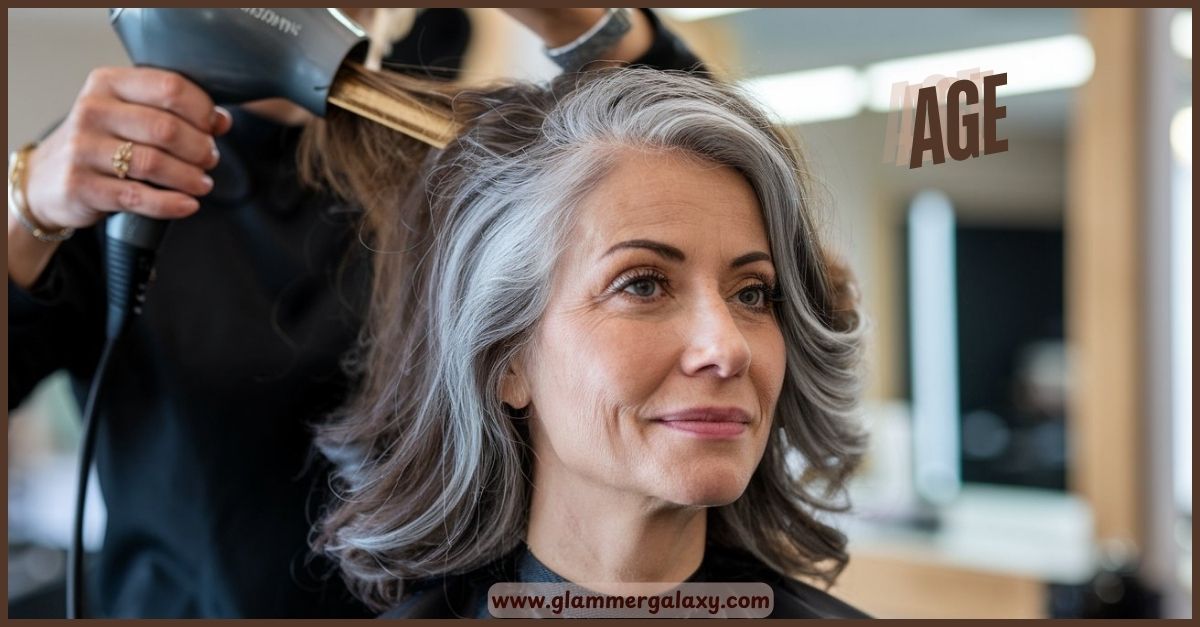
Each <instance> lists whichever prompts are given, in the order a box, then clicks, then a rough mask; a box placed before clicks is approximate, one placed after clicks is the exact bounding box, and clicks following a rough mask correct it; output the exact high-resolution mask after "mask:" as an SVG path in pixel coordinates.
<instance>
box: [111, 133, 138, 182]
mask: <svg viewBox="0 0 1200 627" xmlns="http://www.w3.org/2000/svg"><path fill="white" fill-rule="evenodd" d="M132 159H133V142H125V143H123V144H121V145H120V146H117V150H116V152H114V153H113V157H112V167H113V169H114V170H116V171H117V178H119V179H123V178H125V175H127V174H129V162H130V161H131V160H132Z"/></svg>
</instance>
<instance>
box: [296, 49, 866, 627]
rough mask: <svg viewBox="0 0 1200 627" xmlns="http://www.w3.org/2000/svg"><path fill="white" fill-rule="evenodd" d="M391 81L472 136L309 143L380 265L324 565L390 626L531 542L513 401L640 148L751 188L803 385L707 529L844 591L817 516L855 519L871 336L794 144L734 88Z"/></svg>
mask: <svg viewBox="0 0 1200 627" xmlns="http://www.w3.org/2000/svg"><path fill="white" fill-rule="evenodd" d="M381 80H384V79H381ZM386 80H393V79H386ZM394 81H395V82H396V83H397V85H398V86H399V88H403V89H407V90H408V91H409V92H410V93H411V92H413V91H414V90H421V89H425V90H427V91H428V94H427V95H428V97H429V98H431V99H433V100H439V102H441V103H442V104H445V105H448V106H450V108H451V109H452V110H453V111H454V115H456V116H458V117H459V118H460V119H461V120H462V121H463V123H464V131H463V133H462V134H461V136H460V137H459V138H458V139H457V140H456V141H455V142H454V143H452V144H451V145H450V146H449V147H447V148H446V149H445V150H443V151H428V150H424V151H423V150H421V149H419V148H417V147H416V146H415V145H414V144H412V143H411V142H407V141H402V140H399V139H398V138H397V136H396V135H395V134H392V133H390V132H388V131H386V130H383V129H382V127H377V126H375V125H373V124H371V123H369V122H362V121H359V120H358V119H357V118H353V117H351V116H342V117H339V116H338V115H337V114H336V112H334V113H331V116H330V118H329V119H328V120H326V121H323V122H320V123H318V124H315V125H313V126H312V127H310V128H309V129H308V130H307V131H306V137H305V140H304V144H303V146H302V153H301V154H302V166H303V168H304V172H306V173H307V176H308V177H309V179H310V180H323V181H325V182H329V183H332V186H333V188H334V189H335V190H336V191H338V192H339V193H341V194H343V195H345V196H348V197H351V198H353V199H355V200H357V201H358V202H360V203H362V204H363V205H364V206H365V207H366V209H367V216H366V221H365V223H366V224H367V225H368V229H367V233H368V235H369V237H368V238H367V241H369V243H370V244H371V246H372V247H373V248H374V249H375V250H376V256H375V274H374V287H373V292H372V299H371V304H370V308H369V313H368V320H367V324H366V326H365V327H364V329H363V332H362V335H361V337H360V343H359V346H358V347H357V349H356V350H355V351H354V352H353V354H352V355H351V358H350V359H349V361H348V362H347V366H348V369H349V371H350V373H351V375H352V376H354V377H355V378H356V381H357V382H358V387H357V389H356V391H355V392H354V393H353V394H352V395H351V397H350V398H349V400H348V401H347V402H346V404H345V405H344V406H342V407H341V408H340V409H339V410H338V411H337V412H336V414H335V415H334V416H332V418H331V420H330V421H329V422H328V423H326V424H323V425H321V426H320V427H319V429H318V435H317V446H318V448H319V450H320V451H321V452H322V453H323V454H324V455H325V456H326V457H327V458H328V459H329V460H331V461H332V462H333V466H334V468H333V472H332V475H331V476H332V483H333V487H334V491H335V499H334V502H333V503H332V504H331V506H330V508H329V509H328V511H327V513H326V514H325V515H324V517H323V519H322V520H321V521H320V522H319V524H318V525H317V527H316V530H315V532H314V539H313V544H314V548H315V550H317V551H319V552H323V553H324V554H326V555H328V556H330V557H332V558H333V560H334V561H335V562H336V563H337V564H338V565H339V566H340V570H341V573H342V576H343V577H344V578H345V579H346V581H347V582H348V583H349V584H350V587H351V589H352V590H353V591H354V592H355V593H356V594H357V595H358V596H359V597H360V598H362V599H363V600H364V601H365V602H366V603H367V604H368V605H370V606H371V607H373V608H376V609H383V608H387V607H390V606H392V605H394V604H395V603H396V602H398V601H399V600H400V599H401V597H402V596H403V591H404V582H405V581H406V580H412V579H417V578H423V577H430V576H436V575H442V574H451V573H460V572H465V571H469V570H472V569H475V568H477V567H479V566H482V565H484V564H487V563H489V562H491V561H493V560H495V559H497V558H499V557H501V556H502V555H504V554H505V553H506V552H508V551H510V550H511V549H512V548H514V546H515V545H516V544H517V543H518V542H520V541H521V540H522V539H523V538H524V534H525V530H526V523H527V516H528V511H529V502H530V491H531V486H530V484H529V479H528V477H529V476H531V473H530V452H529V441H528V434H527V433H526V431H525V429H524V428H523V427H522V426H521V423H520V421H518V420H514V419H513V418H512V417H511V416H510V415H509V413H507V412H506V411H505V408H504V407H503V405H502V402H501V400H500V397H499V391H500V380H501V376H502V374H503V373H504V372H505V370H506V368H507V365H508V363H509V361H510V360H511V359H512V358H513V357H514V356H515V355H517V354H518V353H519V352H520V351H521V350H522V349H523V347H524V346H525V345H526V343H527V342H528V341H529V340H530V338H531V333H532V331H533V329H534V328H535V326H536V324H537V323H538V321H539V319H540V318H541V316H542V314H543V311H544V310H545V307H546V303H547V302H548V298H549V289H550V285H551V281H550V277H551V275H552V273H553V271H554V268H555V264H556V261H557V259H558V257H559V255H560V253H561V252H562V249H563V247H564V246H565V245H566V244H565V239H566V234H567V233H568V229H569V228H570V225H571V223H572V222H571V220H572V213H573V212H572V209H573V207H574V206H575V205H576V204H577V202H578V200H579V199H580V198H581V197H582V196H583V195H585V194H587V193H588V192H589V191H590V190H591V189H592V188H593V187H594V186H595V185H596V183H597V182H598V181H600V180H601V179H603V177H604V176H605V175H606V174H607V173H608V172H609V171H610V170H611V168H612V166H613V165H614V163H615V160H616V159H617V157H618V155H619V153H620V152H621V151H622V150H623V149H627V148H630V147H633V148H637V149H641V150H661V151H680V152H683V153H687V154H691V155H695V156H699V157H702V158H704V159H707V160H709V161H711V162H714V163H717V164H721V165H725V166H729V167H732V168H734V169H735V170H736V171H738V172H739V173H741V175H742V176H744V177H745V178H746V180H747V181H748V182H749V183H750V185H751V186H752V187H753V189H754V191H755V193H756V194H757V196H758V201H759V203H760V205H761V207H762V212H763V218H764V223H765V226H766V230H767V234H768V239H769V240H770V246H771V254H772V257H773V261H774V264H775V266H776V270H777V275H778V287H779V289H780V290H781V292H782V296H783V298H784V301H783V302H782V303H780V304H779V306H778V307H777V308H776V316H777V320H778V324H779V325H780V327H781V329H782V331H783V337H784V341H785V344H786V350H787V370H786V374H785V376H784V383H783V389H782V392H781V395H780V398H779V401H778V403H777V408H776V415H775V416H774V422H773V425H774V426H773V428H772V432H771V434H770V440H769V442H768V445H767V449H766V452H765V454H764V456H763V459H762V460H761V462H760V464H759V466H758V468H757V470H756V471H755V473H754V474H753V477H752V478H751V480H750V483H749V485H748V487H747V489H746V491H745V492H744V493H743V495H742V496H741V497H740V498H739V499H737V500H736V501H735V502H733V503H731V504H729V505H726V506H723V507H718V508H715V511H713V512H710V516H709V521H710V524H709V531H708V537H709V541H710V542H713V543H716V544H719V545H726V546H731V547H738V548H741V549H744V550H746V551H748V552H750V553H752V554H753V555H755V556H756V557H758V558H759V559H761V560H762V561H763V562H765V563H766V564H768V565H769V566H771V567H773V568H774V569H776V570H778V571H780V572H782V573H786V574H789V575H793V576H795V575H806V576H811V577H814V578H817V579H820V580H823V581H825V582H826V583H827V584H832V583H833V581H834V580H835V579H836V577H837V575H838V573H839V572H840V571H841V569H842V568H843V567H844V566H845V564H846V562H847V561H848V559H849V558H848V555H847V553H846V550H845V547H846V538H845V536H844V535H843V534H842V533H840V532H839V531H837V530H836V529H834V528H833V527H830V526H828V525H826V524H824V523H822V522H821V521H820V520H818V518H819V517H820V516H821V513H822V512H830V511H844V510H845V509H847V508H848V507H849V505H848V501H847V499H846V498H845V497H846V494H845V482H846V480H847V479H848V477H849V475H850V473H851V472H852V471H853V469H854V468H855V466H856V465H857V464H858V462H859V459H860V456H861V453H862V450H863V446H864V443H865V442H864V439H865V436H864V434H863V433H862V432H861V431H860V429H859V425H858V423H857V420H856V406H857V398H858V394H859V388H860V381H861V379H862V377H861V373H860V361H861V343H862V336H863V326H864V323H863V318H862V317H861V315H860V313H859V310H858V304H857V298H856V297H855V296H854V292H853V288H852V286H851V283H850V275H849V273H848V272H846V270H845V269H844V267H843V266H841V265H839V264H838V263H837V262H836V260H835V259H834V258H833V257H832V256H831V255H829V254H827V249H826V248H825V247H824V245H823V244H822V241H821V237H820V236H819V232H818V228H817V227H818V224H817V221H816V219H815V216H814V210H813V208H812V207H810V206H809V195H808V191H807V189H806V187H805V180H806V177H805V175H804V173H803V169H802V166H801V161H800V157H799V154H798V152H797V151H796V150H795V149H794V148H792V147H791V145H790V143H789V140H788V138H787V135H786V134H785V133H783V132H781V131H780V130H778V129H776V128H775V127H774V126H773V125H772V124H771V123H770V121H769V120H768V119H767V117H766V116H765V115H764V114H763V113H762V112H761V111H760V109H759V108H758V107H757V106H755V105H754V104H752V102H751V101H750V100H749V99H748V98H747V97H746V96H745V95H743V94H742V93H741V92H739V90H738V89H737V88H735V87H733V86H731V85H727V84H722V83H719V82H715V81H712V80H709V79H707V78H704V77H700V76H696V75H689V74H685V73H676V72H664V71H658V70H651V69H639V68H622V69H610V70H603V71H598V72H591V73H586V74H580V75H569V76H563V77H560V78H558V79H556V80H555V81H553V82H551V83H550V84H548V85H541V86H538V85H532V84H517V85H509V86H503V87H499V88H494V89H490V90H486V91H481V92H463V93H452V92H451V91H450V90H449V89H448V88H430V87H428V86H427V85H425V86H423V85H420V84H418V83H416V82H415V81H411V79H404V78H403V77H397V78H396V79H394ZM797 454H799V456H800V460H801V461H802V463H800V464H797V463H796V461H797V460H796V455H797ZM714 514H715V515H714Z"/></svg>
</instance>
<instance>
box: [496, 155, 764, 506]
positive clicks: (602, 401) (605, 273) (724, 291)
mask: <svg viewBox="0 0 1200 627" xmlns="http://www.w3.org/2000/svg"><path fill="white" fill-rule="evenodd" d="M577 211H578V212H579V213H578V221H577V223H576V225H575V228H574V232H573V233H572V235H571V238H570V240H569V242H570V245H569V247H568V249H567V252H566V253H565V255H564V257H563V259H562V261H561V263H560V265H559V267H558V269H557V270H556V276H555V277H554V279H553V287H552V293H551V301H550V304H549V306H548V309H547V311H546V313H545V316H544V317H543V319H542V322H541V324H540V325H539V326H538V328H537V330H536V332H535V335H534V338H533V341H532V342H531V344H530V347H529V350H528V351H526V352H525V354H524V355H523V356H522V358H521V359H520V360H519V361H518V363H517V364H515V365H514V369H513V372H514V373H518V374H516V376H514V377H511V378H510V379H508V380H507V382H506V384H505V390H504V395H505V400H506V401H508V402H510V403H513V404H515V405H516V406H522V405H524V404H525V402H531V403H532V404H531V406H530V409H531V413H530V416H531V420H532V423H531V430H532V435H533V445H534V451H535V453H536V455H537V458H538V462H537V470H536V472H537V473H538V474H537V479H536V481H538V483H539V484H544V483H543V482H544V481H546V480H547V479H552V483H553V484H556V485H564V483H563V482H564V481H566V482H567V483H566V484H565V485H580V484H579V483H578V482H585V483H588V484H592V485H598V486H603V487H608V488H612V489H615V490H617V491H620V492H624V493H631V494H633V495H635V496H644V497H650V498H651V499H652V500H655V501H661V502H665V503H670V504H678V505H693V506H696V505H699V506H708V505H723V504H726V503H730V502H732V501H734V500H735V499H737V498H738V497H739V496H740V495H741V494H742V492H743V491H744V490H745V488H746V485H747V483H748V482H749V480H750V477H751V475H752V474H753V472H754V469H755V468H756V467H757V465H758V462H759V460H760V459H761V458H762V454H763V449H764V447H765V446H766V442H767V436H768V434H769V432H770V429H771V417H772V415H773V414H774V410H775V403H776V401H777V399H778V398H779V392H780V388H781V387H782V384H783V375H784V364H785V352H784V343H783V335H782V333H781V332H780V329H779V325H778V324H777V323H776V320H775V316H774V314H773V312H772V306H773V303H772V302H771V300H770V295H771V291H772V288H773V287H774V285H775V268H774V266H773V264H772V263H771V256H770V250H771V249H770V246H769V245H768V241H767V235H766V231H765V229H764V227H763V221H762V216H761V210H760V207H759V204H758V201H757V198H756V196H755V194H754V192H753V190H752V189H751V188H750V185H749V184H748V183H747V182H746V180H745V179H744V178H742V176H741V175H739V174H738V173H737V172H736V171H734V170H733V169H731V168H728V167H724V166H718V165H714V164H712V163H709V162H705V161H701V160H698V159H696V158H692V157H687V156H681V155H676V154H665V153H657V152H640V151H632V150H631V151H629V152H626V153H623V155H622V156H621V158H620V160H619V163H618V165H617V167H616V168H615V170H614V171H613V172H612V173H611V174H610V175H609V176H608V177H607V178H606V179H604V180H603V181H602V182H601V183H600V184H599V186H598V187H597V188H596V189H595V190H593V191H592V192H591V193H590V194H589V195H588V196H587V197H586V198H585V199H584V201H583V202H582V204H581V205H580V206H579V207H578V208H577ZM514 382H515V383H514ZM545 473H555V474H556V476H555V477H553V478H551V477H547V476H545Z"/></svg>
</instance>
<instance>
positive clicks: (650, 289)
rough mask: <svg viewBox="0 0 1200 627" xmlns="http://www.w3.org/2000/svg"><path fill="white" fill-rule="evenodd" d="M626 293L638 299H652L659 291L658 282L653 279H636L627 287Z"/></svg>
mask: <svg viewBox="0 0 1200 627" xmlns="http://www.w3.org/2000/svg"><path fill="white" fill-rule="evenodd" d="M624 291H625V292H626V293H628V294H632V295H634V296H637V297H638V298H651V297H653V296H654V294H655V293H656V292H657V291H658V281H656V280H654V279H652V278H641V279H635V280H633V281H631V282H629V283H628V284H627V285H625V288H624Z"/></svg>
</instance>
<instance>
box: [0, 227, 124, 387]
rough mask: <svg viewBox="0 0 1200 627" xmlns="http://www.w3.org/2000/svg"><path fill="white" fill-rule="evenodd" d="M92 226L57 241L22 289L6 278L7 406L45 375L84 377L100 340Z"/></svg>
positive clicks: (100, 293)
mask: <svg viewBox="0 0 1200 627" xmlns="http://www.w3.org/2000/svg"><path fill="white" fill-rule="evenodd" d="M99 249H100V247H99V243H98V240H97V233H96V228H95V227H92V228H87V229H80V230H79V231H78V232H77V233H76V234H75V236H74V237H72V238H71V239H69V240H67V241H65V242H63V243H62V244H60V245H59V247H58V249H57V250H56V251H54V255H53V256H52V257H51V258H50V262H49V264H48V265H47V267H46V269H45V270H43V271H42V274H41V275H40V276H39V277H38V279H37V281H35V282H34V284H33V285H32V286H30V288H29V289H28V290H26V289H22V288H21V287H18V286H17V285H16V284H14V283H13V281H12V279H11V278H10V279H9V280H8V341H9V346H8V409H9V410H10V411H11V410H12V409H13V408H14V407H16V406H18V405H20V404H21V402H22V401H23V400H25V398H26V397H27V396H28V395H29V393H30V391H32V390H33V388H34V387H36V386H37V384H38V383H39V382H40V381H41V380H42V379H44V378H46V377H47V376H48V375H50V374H51V373H53V372H54V371H56V370H59V369H63V368H66V369H68V370H70V371H72V372H73V373H75V374H80V375H82V376H84V377H90V373H91V371H92V369H94V368H95V363H96V361H97V359H98V357H99V353H100V349H101V348H102V346H103V334H104V326H103V325H104V303H105V296H104V290H103V276H104V272H103V267H102V260H101V255H100V250H99Z"/></svg>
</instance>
